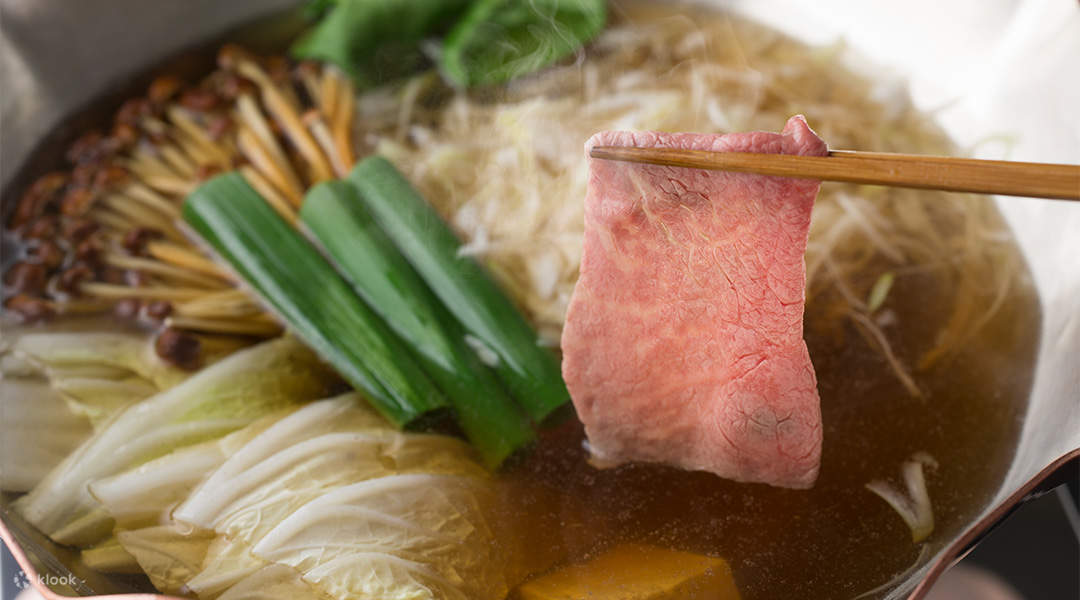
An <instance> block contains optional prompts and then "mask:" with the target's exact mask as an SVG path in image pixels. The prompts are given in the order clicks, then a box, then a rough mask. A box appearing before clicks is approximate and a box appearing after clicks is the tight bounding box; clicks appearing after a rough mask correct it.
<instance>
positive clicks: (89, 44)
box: [0, 0, 1080, 599]
mask: <svg viewBox="0 0 1080 600" xmlns="http://www.w3.org/2000/svg"><path fill="white" fill-rule="evenodd" d="M714 3H715V4H722V5H723V6H725V7H726V8H728V9H730V10H735V11H737V12H741V13H744V14H746V15H748V16H750V17H752V18H756V19H759V20H762V21H764V22H766V23H769V24H772V25H775V26H776V27H778V28H780V29H782V30H785V31H786V32H787V33H789V34H791V35H793V36H795V37H799V38H803V39H806V40H807V41H810V42H823V41H830V40H832V39H835V37H836V36H841V35H842V36H843V37H845V38H846V39H847V40H848V42H849V44H850V45H851V46H852V47H853V49H854V50H856V51H858V52H861V53H864V54H865V55H867V56H869V57H870V58H871V59H872V60H875V61H876V62H877V63H878V64H884V65H886V66H887V67H888V68H889V70H890V72H891V73H892V74H893V75H894V77H901V78H904V79H907V80H908V81H910V82H911V84H912V89H913V94H914V98H915V101H916V103H917V104H920V105H921V106H924V107H935V106H938V105H940V104H941V103H942V102H944V101H946V100H947V101H950V102H951V104H949V105H948V107H947V108H946V109H943V110H941V111H939V112H938V117H939V119H940V120H941V122H942V124H943V126H945V128H946V129H947V130H948V131H949V132H950V133H951V134H953V135H954V136H955V137H956V138H957V139H958V141H959V142H960V143H961V144H964V143H974V142H976V141H978V140H979V139H980V138H981V137H983V136H986V135H987V134H989V133H993V132H998V131H1002V130H1003V129H1005V130H1011V131H1014V132H1016V133H1018V134H1019V135H1021V136H1022V137H1021V138H1020V142H1019V144H1018V145H1017V146H1016V147H1015V148H1014V149H1013V153H1012V154H1011V155H1010V156H1009V158H1011V159H1018V160H1038V161H1046V162H1072V163H1076V162H1080V130H1077V129H1076V127H1077V123H1078V122H1080V112H1078V111H1080V108H1078V107H1080V80H1078V79H1077V78H1076V77H1075V71H1074V70H1073V69H1075V67H1074V65H1073V63H1071V62H1070V60H1072V59H1074V58H1075V56H1077V55H1080V7H1077V6H1076V5H1075V3H1062V2H1053V1H1052V0H1028V1H1026V2H1023V1H1020V0H1000V1H999V2H989V3H988V2H982V1H980V0H963V1H959V2H955V3H951V4H949V5H948V6H942V5H941V3H939V2H933V0H914V1H913V2H908V3H903V4H902V5H901V4H896V3H887V2H868V3H858V4H855V3H850V2H843V0H823V1H822V2H817V3H814V4H813V6H812V7H811V6H810V5H805V4H804V3H798V2H795V1H794V0H774V1H773V2H751V1H750V0H726V1H725V0H717V1H715V2H714ZM295 4H296V1H295V0H253V1H249V2H245V3H235V2H228V3H224V2H215V1H214V0H189V1H187V2H183V3H178V2H157V3H152V4H151V3H146V2H141V1H139V0H112V1H111V2H109V3H107V6H105V3H86V2H79V3H71V2H60V1H49V0H0V8H2V10H3V37H2V38H0V46H2V47H3V52H2V61H3V62H2V69H0V89H3V90H4V93H3V96H2V110H3V113H2V117H3V124H4V136H3V140H2V161H0V178H2V182H3V188H4V195H3V199H4V203H5V204H6V205H10V203H11V200H12V199H13V197H14V196H15V194H17V193H18V192H19V191H20V190H21V188H22V187H24V186H25V185H26V184H27V183H29V181H31V180H32V178H33V176H34V175H37V174H40V173H41V172H43V171H44V170H45V169H47V168H50V167H55V166H57V165H58V164H59V161H60V156H61V155H62V149H63V148H64V147H66V145H67V143H68V142H70V141H71V140H72V139H73V138H74V137H75V136H76V135H77V134H78V133H79V132H81V131H84V130H85V129H87V128H88V127H90V126H92V125H93V124H97V123H102V122H105V121H106V119H107V118H108V115H109V114H111V110H112V109H113V108H115V106H116V105H117V103H118V101H119V100H121V99H123V98H125V97H128V96H131V95H134V93H135V92H134V90H141V89H143V88H144V87H145V85H146V83H147V81H148V76H141V75H138V73H139V72H140V71H141V70H143V69H145V68H146V67H147V66H149V65H155V64H159V65H160V64H161V63H162V62H163V61H165V60H166V59H167V58H168V57H169V56H171V55H174V54H175V53H176V52H177V51H178V50H180V49H185V48H191V47H193V46H197V45H198V44H199V43H200V42H207V41H210V40H215V39H220V38H221V36H222V34H223V33H225V32H228V36H229V38H230V39H234V40H238V41H242V42H244V43H246V44H249V45H252V46H254V47H255V48H260V47H262V48H272V47H274V46H278V45H280V43H281V42H282V40H284V39H287V38H288V37H290V36H292V35H294V34H295V33H296V31H297V26H298V23H299V21H298V19H297V17H296V12H295V11H291V12H285V13H284V14H282V11H283V10H286V9H289V8H290V7H293V6H294V5H295ZM1070 4H1072V5H1071V6H1070ZM924 5H925V6H924ZM920 8H925V9H926V10H920ZM949 11H954V12H952V13H949ZM974 13H979V14H980V15H981V18H980V19H979V20H978V21H974V20H972V19H971V18H970V17H969V16H968V15H969V14H974ZM267 15H276V16H274V17H270V18H267ZM837 15H843V16H842V17H838V16H837ZM928 15H933V16H934V18H933V19H928ZM243 23H246V24H247V25H244V26H243V27H241V28H240V29H235V27H236V26H237V25H238V24H243ZM905 40H906V43H903V42H904V41H905ZM912 40H918V42H919V43H918V45H917V47H913V44H912V43H911V42H912ZM1046 40H1049V41H1046ZM901 43H903V47H904V50H905V51H904V52H897V51H896V47H897V44H901ZM208 48H209V46H208ZM1036 53H1037V54H1036ZM983 56H990V57H991V59H990V60H989V61H988V62H987V63H986V66H985V67H984V68H983V69H982V70H981V71H980V70H979V69H974V70H973V72H968V71H964V70H963V69H964V68H968V70H969V71H972V69H970V65H972V64H976V63H975V59H976V58H978V57H983ZM1035 56H1037V57H1038V60H1037V61H1035V62H1036V63H1037V65H1038V68H1036V69H1031V68H1028V67H1029V66H1030V64H1031V62H1030V61H1031V60H1032V58H1033V57H1035ZM934 57H937V58H936V59H934ZM211 60H212V54H211V53H209V52H199V51H195V52H193V53H189V54H186V55H185V56H184V57H183V58H181V59H177V60H174V61H172V62H171V63H169V68H170V69H171V70H173V71H179V72H181V73H183V72H186V73H190V74H195V73H199V72H200V71H204V70H206V69H208V68H209V65H210V64H211V63H210V61H211ZM1033 109H1034V110H1033ZM61 120H63V124H61V125H59V126H58V123H60V122H61ZM1070 128H1072V129H1071V130H1070ZM867 150H872V149H867ZM979 150H980V149H979V148H976V152H975V154H976V155H979V154H987V153H989V152H990V150H988V149H985V148H983V150H986V152H980V151H979ZM988 157H990V156H988ZM993 157H995V158H996V157H1000V156H993ZM999 206H1000V208H1001V210H1002V213H1003V214H1004V215H1005V218H1006V220H1007V222H1008V223H1009V224H1010V226H1011V227H1012V229H1013V231H1014V233H1015V235H1016V238H1017V241H1018V243H1019V245H1020V247H1021V249H1022V251H1023V253H1024V255H1025V257H1026V259H1027V261H1028V264H1029V265H1030V266H1031V270H1032V275H1033V277H1034V280H1035V284H1036V287H1037V289H1038V291H1039V294H1040V298H1041V303H1042V310H1043V318H1042V335H1041V341H1040V347H1039V351H1038V356H1039V358H1038V362H1037V366H1036V373H1035V376H1034V384H1033V387H1032V390H1031V394H1030V403H1029V408H1028V412H1027V416H1026V419H1025V422H1024V425H1023V431H1022V434H1021V439H1020V442H1019V446H1018V448H1017V451H1016V454H1015V456H1014V457H1013V459H1012V463H1011V466H1010V468H1009V470H1008V473H1007V475H1006V476H1005V477H1004V479H1003V481H1002V482H1001V485H1000V487H999V489H998V490H997V492H996V494H995V495H994V497H993V499H992V500H991V502H990V503H989V504H988V505H987V507H986V508H985V509H984V510H983V511H982V513H981V515H979V516H978V518H976V519H974V520H973V521H972V522H970V523H969V525H968V527H967V528H966V529H965V530H964V531H963V532H962V533H960V534H959V535H957V536H956V537H955V539H953V540H951V541H950V542H949V543H947V544H945V546H944V548H943V549H942V550H941V551H939V552H938V554H937V555H936V556H934V557H933V558H932V559H931V560H930V561H929V562H927V563H926V564H925V565H924V566H923V567H921V568H920V569H918V570H917V571H915V572H914V573H912V574H911V575H910V576H909V578H908V579H907V580H906V581H904V582H903V583H902V584H900V585H899V587H898V588H897V589H896V590H894V591H893V592H892V593H891V594H889V596H888V597H889V598H899V597H910V598H921V597H922V596H923V595H924V594H925V593H926V592H927V591H928V589H929V588H930V586H931V585H932V584H933V582H934V580H935V579H936V578H937V577H938V576H939V575H940V574H941V573H942V572H943V571H944V570H945V569H946V568H948V567H949V566H950V565H951V564H952V563H953V562H955V561H957V560H958V559H959V557H961V556H963V554H965V553H966V551H967V550H969V549H970V548H971V547H972V546H973V545H974V544H975V543H976V542H977V541H978V540H979V539H980V538H981V537H982V536H983V535H985V533H986V532H987V531H988V530H989V529H990V528H992V527H993V526H994V524H995V523H997V522H999V521H1001V520H1002V519H1004V518H1005V517H1006V516H1007V515H1008V514H1009V513H1010V512H1011V511H1012V510H1013V509H1015V508H1016V507H1017V506H1018V505H1019V504H1020V503H1022V502H1023V501H1024V500H1025V499H1027V498H1030V497H1032V496H1034V495H1038V494H1039V493H1041V492H1043V491H1045V490H1047V489H1050V488H1051V487H1053V485H1055V484H1056V483H1057V482H1058V481H1059V479H1060V477H1061V476H1062V475H1063V474H1064V473H1075V472H1076V470H1077V469H1078V468H1080V358H1078V357H1080V205H1073V204H1071V203H1066V202H1055V201H1046V200H1031V199H1022V200H1017V199H1010V200H1003V201H999ZM0 515H2V516H3V522H0V537H2V538H3V540H4V541H5V542H6V543H7V544H8V546H9V547H10V548H11V549H12V551H13V554H14V555H15V557H16V560H17V561H18V562H19V564H20V565H21V566H22V568H23V569H24V570H26V572H27V573H28V574H29V577H30V580H31V581H37V579H38V578H37V574H38V572H42V573H53V574H56V575H57V576H64V575H75V576H77V577H76V579H77V580H78V581H79V582H81V583H80V585H81V587H80V585H76V586H74V587H75V588H76V589H75V590H74V591H75V592H76V593H81V594H90V593H103V592H106V593H107V592H113V593H115V592H123V591H125V590H124V587H123V585H122V582H121V583H119V584H118V583H117V582H115V581H111V580H108V579H105V578H101V577H96V578H95V577H94V575H93V574H92V573H87V572H85V571H82V570H80V569H79V568H78V566H77V564H76V562H77V561H75V555H74V554H73V553H71V552H66V551H65V550H64V549H62V548H59V547H56V546H55V545H52V544H50V543H49V542H48V540H45V539H44V538H43V537H42V536H40V535H39V534H36V533H35V532H34V531H33V530H32V528H29V527H27V526H26V525H25V524H24V523H22V522H20V521H19V520H18V518H17V517H16V516H15V515H13V514H10V512H9V511H7V510H6V508H5V507H4V506H3V504H2V503H0ZM69 581H73V579H69ZM35 585H36V584H35ZM39 589H40V591H41V592H42V593H43V595H45V596H46V597H48V598H53V597H59V596H57V595H56V594H55V593H54V592H52V591H50V590H48V589H47V588H45V587H44V586H41V587H40V588H39ZM111 597H114V598H119V597H125V598H131V599H134V598H162V596H153V595H148V594H131V595H126V596H111Z"/></svg>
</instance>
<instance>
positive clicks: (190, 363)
mask: <svg viewBox="0 0 1080 600" xmlns="http://www.w3.org/2000/svg"><path fill="white" fill-rule="evenodd" d="M154 351H155V352H157V355H158V356H160V357H161V358H162V360H165V361H166V362H168V363H170V364H173V365H176V366H178V367H180V368H181V369H187V370H189V371H190V370H195V369H197V368H199V365H200V364H201V363H202V343H201V342H200V341H199V338H197V337H195V336H193V335H191V334H189V333H184V332H182V331H179V330H177V329H173V328H171V327H169V328H166V329H165V330H164V331H162V332H161V333H160V334H159V335H158V337H157V340H156V341H155V342H154Z"/></svg>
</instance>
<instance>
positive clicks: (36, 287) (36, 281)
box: [4, 261, 46, 295]
mask: <svg viewBox="0 0 1080 600" xmlns="http://www.w3.org/2000/svg"><path fill="white" fill-rule="evenodd" d="M45 276H46V272H45V265H42V264H38V263H31V262H25V261H23V262H17V263H15V264H14V265H12V267H11V268H10V269H8V271H7V273H5V274H4V285H5V286H7V288H8V290H10V291H12V292H14V293H16V294H34V295H37V294H40V293H41V292H42V291H43V290H44V289H45Z"/></svg>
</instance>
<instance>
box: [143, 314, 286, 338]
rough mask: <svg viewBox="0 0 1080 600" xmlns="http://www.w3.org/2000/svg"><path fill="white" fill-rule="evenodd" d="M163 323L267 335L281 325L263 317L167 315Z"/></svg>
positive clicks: (225, 331)
mask: <svg viewBox="0 0 1080 600" xmlns="http://www.w3.org/2000/svg"><path fill="white" fill-rule="evenodd" d="M165 325H166V326H167V327H175V328H177V329H189V330H193V331H206V332H211V333H234V334H242V335H259V336H269V335H276V334H278V333H280V332H281V325H278V324H277V323H275V322H273V321H270V320H268V319H263V318H255V319H236V318H230V319H204V318H196V317H169V318H167V319H165Z"/></svg>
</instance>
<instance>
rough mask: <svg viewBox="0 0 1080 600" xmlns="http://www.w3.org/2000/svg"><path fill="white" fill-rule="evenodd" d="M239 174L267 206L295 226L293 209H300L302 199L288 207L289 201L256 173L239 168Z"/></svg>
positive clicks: (247, 168)
mask: <svg viewBox="0 0 1080 600" xmlns="http://www.w3.org/2000/svg"><path fill="white" fill-rule="evenodd" d="M240 174H241V175H243V177H244V179H245V180H247V182H248V184H250V185H251V187H253V188H255V191H257V192H259V195H260V196H262V197H263V198H264V199H265V200H266V201H267V202H268V203H269V204H270V206H272V207H273V208H274V210H276V211H277V213H278V214H279V215H281V217H282V218H283V219H285V220H286V221H288V222H289V224H290V225H294V226H295V225H296V220H297V216H296V211H295V210H293V208H294V207H295V208H300V202H301V201H302V199H300V200H297V201H294V202H293V203H292V205H290V203H289V200H287V199H286V198H285V196H283V195H281V194H280V193H279V192H278V191H277V190H276V189H275V188H274V186H273V185H271V184H270V182H269V181H267V180H266V178H265V177H263V176H262V175H260V174H259V172H258V171H256V170H255V169H253V168H251V167H249V166H243V167H240Z"/></svg>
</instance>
